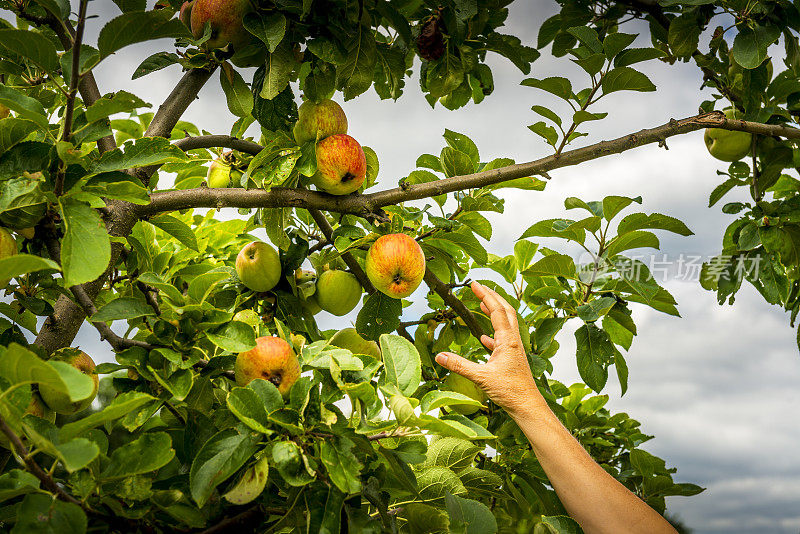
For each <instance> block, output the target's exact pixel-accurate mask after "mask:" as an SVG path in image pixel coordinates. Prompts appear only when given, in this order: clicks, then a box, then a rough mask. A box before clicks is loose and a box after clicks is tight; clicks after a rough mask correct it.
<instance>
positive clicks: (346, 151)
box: [313, 134, 367, 195]
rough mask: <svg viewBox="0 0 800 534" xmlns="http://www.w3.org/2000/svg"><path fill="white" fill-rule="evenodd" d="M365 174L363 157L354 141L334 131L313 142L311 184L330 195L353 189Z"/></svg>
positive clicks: (362, 181)
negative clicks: (314, 163) (314, 160)
mask: <svg viewBox="0 0 800 534" xmlns="http://www.w3.org/2000/svg"><path fill="white" fill-rule="evenodd" d="M366 177H367V158H366V156H365V155H364V150H363V149H362V148H361V145H359V144H358V141H356V140H355V139H353V138H352V137H350V136H349V135H344V134H337V135H332V136H330V137H326V138H325V139H323V140H322V141H320V142H319V143H317V172H316V173H315V174H314V177H313V182H314V184H315V185H316V186H317V187H318V188H319V189H322V190H323V191H326V192H328V193H330V194H332V195H349V194H350V193H352V192H354V191H357V190H358V188H359V187H361V185H362V184H363V183H364V179H365V178H366Z"/></svg>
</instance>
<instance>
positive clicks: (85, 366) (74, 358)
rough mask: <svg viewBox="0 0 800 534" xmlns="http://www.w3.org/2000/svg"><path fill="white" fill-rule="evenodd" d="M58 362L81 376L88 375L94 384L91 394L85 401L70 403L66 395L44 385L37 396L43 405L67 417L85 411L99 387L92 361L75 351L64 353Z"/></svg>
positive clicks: (84, 354)
mask: <svg viewBox="0 0 800 534" xmlns="http://www.w3.org/2000/svg"><path fill="white" fill-rule="evenodd" d="M60 360H61V361H63V362H66V363H68V364H70V365H71V366H73V367H74V368H75V369H77V370H78V371H80V372H82V373H83V374H86V375H89V377H90V378H91V379H92V381H93V382H94V389H93V390H92V394H91V395H90V396H89V397H88V398H86V399H83V400H80V401H77V402H72V401H71V400H70V398H69V395H67V394H66V393H64V392H61V391H57V390H55V389H52V388H50V387H48V386H46V385H44V384H42V385H40V386H39V394H40V395H41V396H42V400H43V401H44V402H45V404H47V406H49V407H50V408H51V409H52V410H53V411H55V412H56V413H60V414H63V415H69V414H73V413H77V412H80V411H81V410H85V409H86V408H88V407H89V406H91V404H92V402H93V401H94V398H95V397H96V396H97V388H98V386H99V385H100V379H99V378H98V377H97V373H95V365H94V360H92V359H91V358H90V357H89V355H87V354H86V353H85V352H83V351H80V350H77V349H70V350H68V351H65V352H64V354H63V355H62V356H61V358H60Z"/></svg>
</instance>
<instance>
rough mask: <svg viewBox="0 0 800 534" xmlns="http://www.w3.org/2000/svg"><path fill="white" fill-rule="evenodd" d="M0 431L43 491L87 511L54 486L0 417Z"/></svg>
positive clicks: (49, 477) (53, 482)
mask: <svg viewBox="0 0 800 534" xmlns="http://www.w3.org/2000/svg"><path fill="white" fill-rule="evenodd" d="M0 431H2V432H3V434H5V435H6V437H7V438H8V441H10V442H11V445H12V446H13V447H14V451H15V452H16V453H17V455H18V456H19V457H20V458H21V459H22V461H23V462H24V463H25V467H26V468H27V469H28V471H30V473H31V474H32V475H33V476H35V477H36V478H38V479H39V481H40V482H41V483H42V486H44V487H45V489H47V490H48V491H50V492H51V493H54V494H55V496H56V497H58V498H59V499H61V500H62V501H65V502H69V503H72V504H77V505H78V506H80V507H81V508H83V509H84V510H87V509H88V508H87V507H86V505H84V504H83V503H82V502H81V501H79V500H78V499H76V498H75V497H73V496H72V495H70V494H69V493H67V492H66V491H64V490H63V489H62V488H61V486H59V485H58V484H56V482H55V480H53V478H52V477H51V476H50V475H48V474H47V472H46V471H45V470H44V469H42V468H41V467H39V464H37V463H36V460H34V459H33V457H32V456H31V455H30V452H29V451H28V448H27V447H26V446H25V444H24V443H22V440H21V439H20V437H19V436H17V434H16V433H15V432H14V431H13V430H11V427H10V426H8V423H6V420H5V419H3V417H2V416H0Z"/></svg>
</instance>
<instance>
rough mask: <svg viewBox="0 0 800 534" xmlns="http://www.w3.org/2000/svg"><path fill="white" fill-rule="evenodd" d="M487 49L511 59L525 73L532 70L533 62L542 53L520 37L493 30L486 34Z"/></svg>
mask: <svg viewBox="0 0 800 534" xmlns="http://www.w3.org/2000/svg"><path fill="white" fill-rule="evenodd" d="M486 49H487V50H491V51H492V52H497V53H498V54H500V55H501V56H504V57H505V58H506V59H508V60H510V61H511V62H512V63H513V64H514V66H515V67H517V68H518V69H519V70H520V71H521V72H522V73H523V74H529V73H530V72H531V63H533V62H534V61H536V60H537V59H538V58H539V56H540V55H541V54H540V53H539V51H538V50H536V49H535V48H531V47H529V46H525V45H523V44H522V41H520V40H519V38H518V37H514V36H513V35H503V34H501V33H497V32H496V31H493V32H491V33H489V35H487V36H486Z"/></svg>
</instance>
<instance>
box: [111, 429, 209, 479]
mask: <svg viewBox="0 0 800 534" xmlns="http://www.w3.org/2000/svg"><path fill="white" fill-rule="evenodd" d="M201 452H202V451H201ZM174 457H175V451H174V450H173V449H172V438H171V437H170V436H169V434H167V433H166V432H152V433H147V434H142V436H141V437H140V438H139V439H136V440H134V441H131V442H130V443H126V444H125V445H122V446H121V447H117V448H116V449H114V452H113V453H112V454H111V457H110V458H109V462H108V465H107V466H106V468H105V469H104V470H103V472H102V474H101V475H100V478H103V479H106V480H108V479H119V478H125V477H129V476H132V475H138V474H143V473H149V472H151V471H155V470H157V469H160V468H161V467H164V466H165V465H167V464H168V463H169V462H170V461H171V460H172V458H174Z"/></svg>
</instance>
